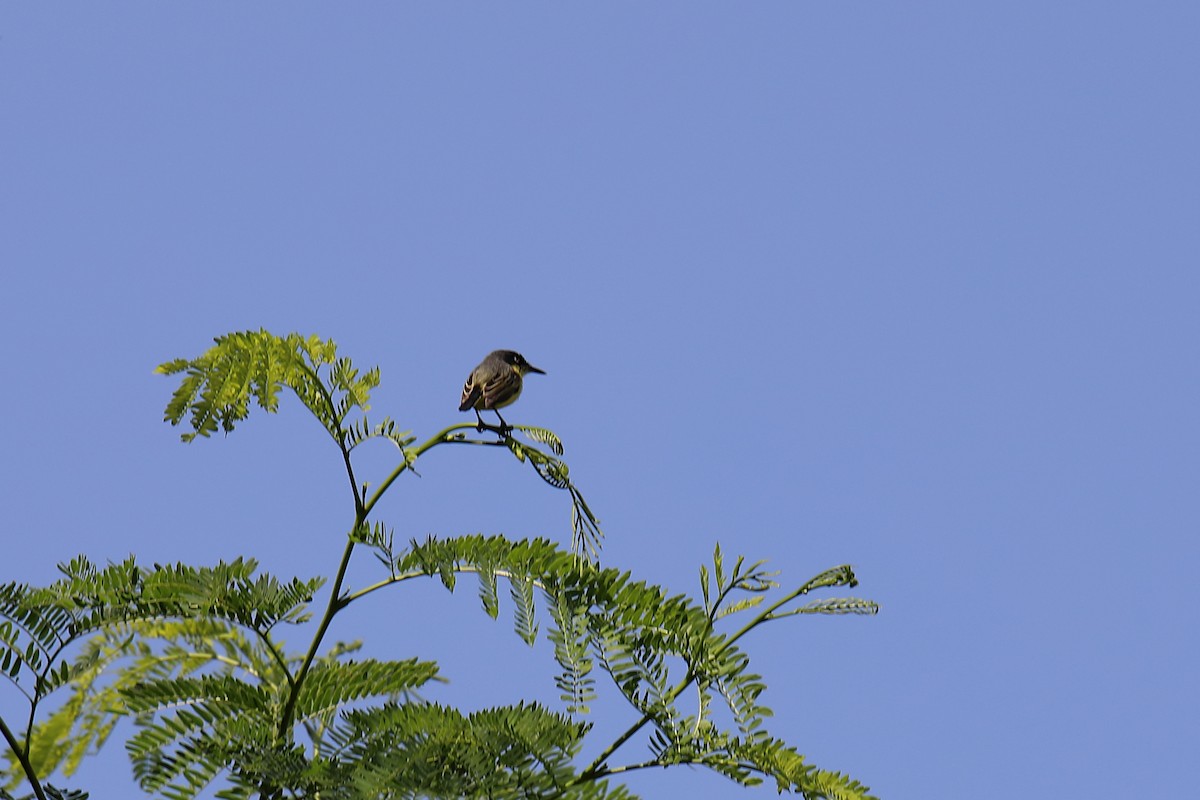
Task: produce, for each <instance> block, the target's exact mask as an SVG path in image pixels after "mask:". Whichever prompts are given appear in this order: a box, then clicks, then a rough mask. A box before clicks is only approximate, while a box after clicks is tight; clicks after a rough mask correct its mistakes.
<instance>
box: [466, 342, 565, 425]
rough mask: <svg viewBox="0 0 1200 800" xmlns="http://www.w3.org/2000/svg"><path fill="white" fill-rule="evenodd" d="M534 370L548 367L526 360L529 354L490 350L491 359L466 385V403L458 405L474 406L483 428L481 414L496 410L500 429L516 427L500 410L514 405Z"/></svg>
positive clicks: (541, 371) (468, 379) (485, 361)
mask: <svg viewBox="0 0 1200 800" xmlns="http://www.w3.org/2000/svg"><path fill="white" fill-rule="evenodd" d="M530 372H536V373H537V374H538V375H545V374H546V373H545V371H544V370H540V369H538V368H537V367H535V366H533V365H532V364H530V363H529V362H528V361H526V360H525V356H523V355H521V354H520V353H514V352H513V351H512V350H495V351H493V352H491V353H488V356H487V358H485V359H484V360H483V361H481V362H480V363H479V366H478V367H476V368H475V369H473V370H471V375H470V377H468V378H467V382H466V383H465V384H464V385H463V391H462V402H460V403H459V404H458V410H459V411H466V410H467V409H468V408H470V409H473V410H474V411H475V416H476V417H477V418H478V419H479V430H483V428H484V424H483V417H481V416H479V412H480V411H483V410H488V411H495V412H496V416H497V417H499V419H500V429H501V430H504V431H507V430H512V426H511V425H509V424H508V423H507V422H505V421H504V417H501V416H500V409H502V408H504V407H505V406H509V405H512V404H513V403H514V402H515V401H516V399H517V398H518V397H520V396H521V388H522V384H523V383H524V382H525V381H524V378H525V376H526V375H528V374H529V373H530Z"/></svg>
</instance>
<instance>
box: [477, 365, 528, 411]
mask: <svg viewBox="0 0 1200 800" xmlns="http://www.w3.org/2000/svg"><path fill="white" fill-rule="evenodd" d="M482 391H483V407H484V408H504V407H505V406H506V405H508V404H509V403H511V402H512V401H513V400H516V399H517V395H519V394H520V393H521V376H520V375H518V374H517V373H515V372H513V371H512V370H505V371H504V372H502V373H500V374H499V375H497V376H495V377H494V378H492V379H491V380H489V381H488V382H487V383H485V384H484V385H483V389H482Z"/></svg>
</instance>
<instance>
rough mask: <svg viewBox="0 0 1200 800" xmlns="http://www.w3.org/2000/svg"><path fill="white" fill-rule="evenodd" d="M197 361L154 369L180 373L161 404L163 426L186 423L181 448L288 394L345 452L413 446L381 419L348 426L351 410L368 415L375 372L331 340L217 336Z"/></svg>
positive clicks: (263, 333)
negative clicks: (367, 445)
mask: <svg viewBox="0 0 1200 800" xmlns="http://www.w3.org/2000/svg"><path fill="white" fill-rule="evenodd" d="M214 342H215V344H214V346H213V347H210V348H209V349H208V350H207V351H205V352H204V353H203V354H202V355H200V356H199V357H197V358H192V359H187V358H179V359H175V360H173V361H168V362H166V363H164V364H160V365H159V366H158V369H157V372H159V373H161V374H163V375H177V374H179V373H183V374H184V377H183V380H182V381H181V382H180V384H179V388H177V389H176V390H175V393H174V395H173V396H172V397H171V402H170V403H169V404H168V405H167V410H166V412H165V416H164V418H165V420H166V421H167V422H170V423H171V424H172V425H179V424H180V423H182V422H183V421H184V419H185V418H186V419H187V420H188V423H189V425H190V427H191V431H189V432H185V433H184V434H182V439H183V441H185V442H190V441H193V440H194V439H195V438H196V437H197V436H203V437H207V436H211V435H212V434H213V433H215V432H216V431H217V430H222V431H224V432H225V433H229V432H230V431H232V430H233V429H234V426H235V425H236V424H237V423H238V422H241V421H242V420H244V419H246V418H247V417H248V416H249V415H250V404H251V401H253V402H255V403H257V404H258V406H259V407H260V408H262V409H263V410H265V411H267V412H271V413H274V412H275V411H277V410H278V409H279V393H280V390H281V389H283V388H287V389H290V390H291V391H292V392H293V393H294V394H295V395H296V397H298V398H299V399H300V402H301V403H303V404H304V406H305V408H307V409H308V410H309V411H310V412H311V413H312V415H313V416H314V417H316V418H317V420H318V421H319V422H320V423H321V425H322V427H324V428H325V430H326V431H327V432H328V433H329V435H330V436H332V437H333V438H334V440H335V441H336V442H337V443H338V445H339V446H340V447H341V448H342V449H343V451H344V452H349V451H350V450H353V449H354V448H355V447H357V446H358V445H359V444H361V443H362V442H364V441H366V440H368V439H373V438H384V439H388V440H389V441H391V442H393V443H394V444H396V446H397V447H399V448H400V449H401V451H403V450H404V448H405V447H407V446H408V445H409V444H411V443H412V441H413V439H412V437H411V436H409V435H408V433H407V432H404V431H400V430H398V429H397V427H396V424H395V423H394V422H392V420H390V419H388V418H386V417H385V418H383V419H382V420H380V421H379V422H377V423H375V424H371V423H370V422H368V421H367V418H366V417H365V416H363V417H362V418H360V419H357V420H353V421H350V422H347V417H348V415H349V414H350V412H351V411H352V410H354V409H358V410H359V411H361V412H363V413H364V414H365V412H366V411H367V410H369V409H370V398H371V390H372V389H374V388H375V387H376V386H378V385H379V368H378V367H372V368H370V369H368V370H366V371H365V372H362V371H360V370H359V369H358V368H356V367H355V366H354V365H353V364H352V363H351V362H350V360H349V359H347V358H339V357H338V355H337V345H336V344H334V342H333V340H322V339H321V338H320V337H317V336H301V335H300V334H298V333H291V334H288V335H287V336H275V335H273V334H271V333H268V332H267V331H265V330H258V331H242V332H238V333H230V334H226V335H225V336H219V337H217V338H216V339H215V340H214Z"/></svg>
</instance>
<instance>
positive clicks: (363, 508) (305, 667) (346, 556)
mask: <svg viewBox="0 0 1200 800" xmlns="http://www.w3.org/2000/svg"><path fill="white" fill-rule="evenodd" d="M473 427H475V426H473V425H470V424H458V425H451V426H450V427H448V428H445V429H443V430H442V431H440V432H438V433H437V434H435V435H434V436H433V437H432V438H430V439H429V440H428V441H426V442H425V443H424V444H422V445H420V446H418V447H416V448H414V449H412V450H406V451H405V452H404V460H403V461H402V462H401V463H400V465H399V466H397V467H396V469H394V470H393V471H392V474H391V475H389V476H388V477H387V479H386V480H385V481H384V482H383V483H382V484H380V486H379V488H378V489H376V490H375V493H374V494H373V495H371V499H370V500H368V501H366V502H364V501H363V499H362V496H361V495H360V494H359V493H358V488H357V486H355V489H354V504H355V514H354V527H352V528H351V529H350V536H349V537H348V540H347V542H346V549H345V551H344V552H343V553H342V561H341V563H340V564H338V571H337V577H336V578H334V581H333V588H332V589H331V590H330V593H329V603H328V605H326V607H325V614H324V615H323V616H322V617H321V622H320V625H319V626H318V628H317V632H316V634H315V635H314V636H313V640H312V643H311V644H310V645H309V647H308V652H307V653H305V654H304V662H303V663H302V664H301V665H300V669H299V670H298V671H297V672H296V677H295V680H294V681H292V685H291V689H290V691H289V692H288V698H287V702H286V703H285V704H284V707H283V714H282V715H281V716H280V718H279V728H278V730H277V732H276V735H277V736H278V738H279V739H280V741H283V740H285V739H286V737H287V732H288V730H289V729H290V728H291V727H292V724H293V723H294V722H295V719H294V718H295V714H296V703H297V702H298V701H299V699H300V691H301V690H302V689H303V688H304V679H305V677H306V676H307V675H308V672H309V670H310V669H312V664H313V661H314V660H316V657H317V650H318V649H319V648H320V646H321V642H322V640H324V638H325V633H326V632H327V631H328V630H329V626H330V624H331V623H332V622H333V617H334V615H335V614H337V612H338V611H340V610H341V609H342V608H343V607H345V605H346V603H347V602H349V598H343V597H342V596H341V594H342V584H343V583H344V582H345V580H346V569H347V568H348V567H349V566H350V556H351V555H353V554H354V545H355V541H354V534H355V533H356V532H357V531H358V530H359V529H361V528H362V526H363V524H365V523H366V521H367V517H368V515H370V513H371V510H372V509H374V508H375V504H376V503H378V502H379V500H380V498H382V497H383V495H384V493H385V492H387V490H388V488H389V487H391V485H392V484H393V483H394V482H395V481H396V479H397V478H399V477H400V473H402V472H404V470H406V469H408V468H409V467H410V466H411V464H412V463H413V462H414V461H416V460H417V459H418V458H419V457H420V456H421V455H422V454H423V453H425V452H426V451H428V450H429V449H431V448H433V447H436V446H438V445H439V444H444V443H446V442H453V441H460V440H458V439H451V438H448V437H449V436H450V434H451V433H452V432H453V431H456V430H459V429H461V428H473ZM339 447H341V444H340V443H339ZM342 455H343V457H344V459H345V462H346V471H347V473H348V474H349V475H350V482H351V484H352V485H353V484H354V472H353V469H352V468H351V464H350V454H349V453H348V452H346V451H345V449H344V448H343V449H342ZM359 596H361V593H360V595H359Z"/></svg>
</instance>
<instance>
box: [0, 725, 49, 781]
mask: <svg viewBox="0 0 1200 800" xmlns="http://www.w3.org/2000/svg"><path fill="white" fill-rule="evenodd" d="M0 733H2V734H3V735H4V740H5V741H6V742H8V747H9V749H11V750H12V751H13V755H15V756H16V757H17V761H19V762H21V769H22V770H24V771H25V777H26V778H28V779H29V785H30V786H32V787H33V793H34V794H35V795H36V796H37V798H38V800H46V792H45V791H44V790H43V789H42V784H41V782H40V781H38V777H37V773H35V772H34V771H33V763H32V762H31V761H30V760H29V752H28V749H27V748H23V747H21V746H20V742H18V741H17V737H16V736H14V735H13V732H12V731H11V730H10V729H9V727H8V725H7V723H5V722H4V718H3V717H0Z"/></svg>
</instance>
